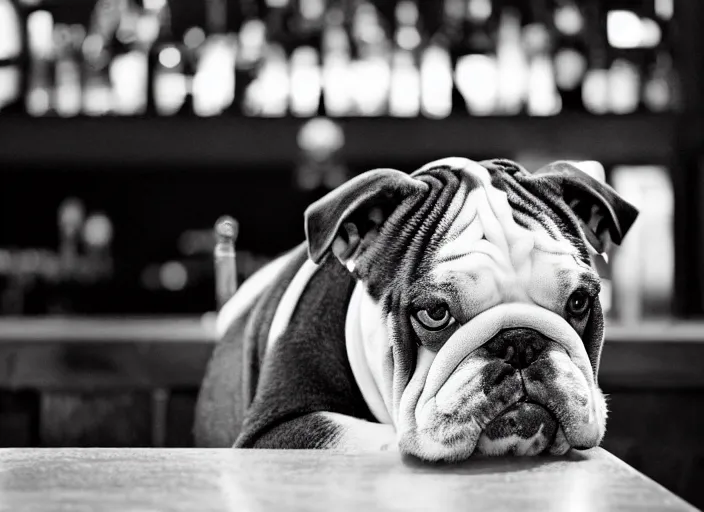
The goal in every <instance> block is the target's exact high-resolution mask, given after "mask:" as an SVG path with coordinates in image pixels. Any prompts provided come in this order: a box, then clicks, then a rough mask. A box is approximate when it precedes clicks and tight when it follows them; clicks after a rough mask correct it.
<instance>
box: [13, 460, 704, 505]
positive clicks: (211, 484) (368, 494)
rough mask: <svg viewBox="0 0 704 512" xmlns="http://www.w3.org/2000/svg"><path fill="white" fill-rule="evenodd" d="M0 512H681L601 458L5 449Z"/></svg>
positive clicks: (652, 486)
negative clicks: (443, 461)
mask: <svg viewBox="0 0 704 512" xmlns="http://www.w3.org/2000/svg"><path fill="white" fill-rule="evenodd" d="M0 496H2V499H0V510H2V511H20V510H21V511H34V510H42V511H52V510H57V511H58V510H62V511H63V510H81V511H92V510H96V511H97V510H100V511H117V510H121V511H134V512H137V511H139V512H146V511H150V512H156V511H167V510H168V511H174V512H176V511H188V512H191V511H195V510H198V511H203V512H205V511H248V512H249V511H252V512H254V511H268V510H277V511H278V510H285V511H295V510H306V511H309V510H310V511H318V510H319V511H324V512H329V511H333V510H335V511H338V510H339V511H348V510H349V511H353V512H361V511H372V510H397V511H407V510H423V511H427V510H442V511H443V512H451V511H454V510H457V511H463V512H465V511H468V510H481V511H515V510H519V511H521V512H529V511H533V510H535V511H540V512H547V511H580V512H586V511H599V510H619V511H631V510H633V511H635V510H637V511H647V510H652V511H658V512H665V511H691V510H696V509H695V508H694V507H691V506H690V505H688V504H687V503H686V502H684V501H683V500H681V499H680V498H678V497H677V496H675V495H674V494H672V493H670V492H669V491H667V490H665V489H664V488H663V487H661V486H660V485H658V484H656V483H655V482H653V481H652V480H650V479H648V478H647V477H645V476H643V475H642V474H641V473H638V472H637V471H636V470H634V469H633V468H631V467H630V466H628V465H626V464H625V463H624V462H622V461H620V460H619V459H617V458H616V457H614V456H613V455H611V454H609V453H608V452H606V451H604V450H602V449H594V450H589V451H586V452H576V451H573V452H571V453H570V454H568V455H567V456H565V457H561V458H542V457H540V458H496V459H476V460H472V461H469V462H467V463H464V464H461V465H454V466H451V465H449V466H430V465H424V464H422V463H420V462H418V461H416V460H403V459H402V458H401V457H400V456H399V455H398V454H397V453H390V452H385V453H370V454H355V455H349V454H341V453H333V452H329V451H313V450H311V451H269V450H228V449H221V450H200V449H3V450H0Z"/></svg>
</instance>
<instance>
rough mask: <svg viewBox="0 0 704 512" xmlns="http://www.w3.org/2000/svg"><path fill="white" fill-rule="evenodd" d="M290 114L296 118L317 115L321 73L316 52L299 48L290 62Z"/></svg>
mask: <svg viewBox="0 0 704 512" xmlns="http://www.w3.org/2000/svg"><path fill="white" fill-rule="evenodd" d="M290 73H291V113H292V114H293V115H294V116H297V117H313V116H315V115H317V113H318V110H319V106H320V99H321V92H322V91H321V89H322V72H321V69H320V58H319V54H318V50H317V49H315V48H313V47H312V46H299V47H298V48H296V49H295V50H294V51H293V54H292V55H291V62H290Z"/></svg>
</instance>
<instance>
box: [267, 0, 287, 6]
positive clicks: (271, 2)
mask: <svg viewBox="0 0 704 512" xmlns="http://www.w3.org/2000/svg"><path fill="white" fill-rule="evenodd" d="M288 4H289V0H266V5H267V7H273V8H283V7H286V6H287V5H288Z"/></svg>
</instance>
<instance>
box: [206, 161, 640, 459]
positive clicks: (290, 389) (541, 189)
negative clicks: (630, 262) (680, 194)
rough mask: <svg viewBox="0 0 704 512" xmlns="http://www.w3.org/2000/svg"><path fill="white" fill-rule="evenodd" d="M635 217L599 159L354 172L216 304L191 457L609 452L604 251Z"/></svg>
mask: <svg viewBox="0 0 704 512" xmlns="http://www.w3.org/2000/svg"><path fill="white" fill-rule="evenodd" d="M637 215H638V212H637V210H636V209H635V208H634V207H633V206H632V205H630V204H629V203H627V202H626V201H625V200H624V199H623V198H621V197H620V196H619V195H618V194H617V193H616V192H615V191H614V190H613V189H612V188H611V187H609V186H608V185H607V184H606V183H605V182H604V179H603V167H601V166H600V165H599V164H598V163H596V162H567V161H559V162H554V163H552V164H550V165H548V166H546V167H544V168H541V169H540V170H537V171H535V172H532V173H530V172H528V171H527V170H526V169H524V168H523V167H521V166H520V165H519V164H517V163H515V162H512V161H509V160H503V159H497V160H489V161H482V162H476V161H472V160H468V159H465V158H446V159H442V160H438V161H434V162H431V163H429V164H427V165H425V166H423V167H422V168H420V169H418V170H417V171H415V172H413V173H412V174H407V173H404V172H401V171H398V170H394V169H375V170H371V171H369V172H366V173H364V174H361V175H359V176H357V177H355V178H353V179H351V180H350V181H348V182H346V183H345V184H343V185H341V186H340V187H338V188H336V189H335V190H333V191H332V192H330V193H329V194H328V195H326V196H325V197H323V198H322V199H320V200H319V201H317V202H315V203H313V204H312V205H311V206H310V207H309V208H308V209H307V210H306V212H305V233H306V240H305V242H304V243H302V244H301V245H300V246H298V247H296V248H294V249H292V250H291V251H290V252H288V253H286V254H284V255H282V256H280V257H279V258H278V259H276V260H274V261H273V262H272V263H270V264H269V265H268V266H266V267H264V268H263V269H261V270H260V271H259V272H257V273H256V274H255V275H253V276H252V277H251V278H249V279H248V280H247V281H245V282H244V283H243V285H242V286H241V287H240V289H239V290H238V292H237V293H236V294H235V295H234V296H233V297H232V299H230V301H229V302H227V303H226V304H225V306H224V307H223V308H222V310H221V311H220V313H219V317H218V329H219V333H220V334H221V336H222V338H221V341H220V342H219V343H218V344H217V345H216V348H215V350H214V352H213V355H212V359H211V361H210V363H209V365H208V368H207V371H206V375H205V378H204V381H203V385H202V387H201V390H200V394H199V398H198V404H197V406H196V421H195V437H196V443H197V445H198V446H202V447H230V446H234V447H236V448H296V449H306V448H326V449H336V450H346V451H366V450H399V451H400V452H401V453H402V454H406V455H412V456H415V457H418V458H420V459H422V460H425V461H459V460H463V459H467V458H468V457H470V456H472V455H474V454H483V455H506V454H513V455H538V454H555V455H560V454H564V453H565V452H567V451H568V450H569V449H570V448H575V449H587V448H590V447H595V446H597V445H599V443H600V442H601V440H602V438H603V436H604V431H605V425H606V416H607V407H606V401H605V398H604V395H603V394H602V392H601V390H600V389H599V386H598V384H597V374H598V371H599V359H600V355H601V349H602V344H603V334H604V332H603V331H604V330H603V325H604V324H603V313H602V309H601V305H600V302H599V291H600V278H599V275H598V274H597V272H596V271H595V268H594V265H593V261H594V260H593V256H594V255H597V254H602V253H604V252H605V251H606V250H607V249H608V247H609V244H611V243H616V244H620V243H621V241H622V239H623V237H624V236H625V234H626V233H627V232H628V230H629V229H630V227H631V225H632V224H633V222H634V221H635V219H636V217H637Z"/></svg>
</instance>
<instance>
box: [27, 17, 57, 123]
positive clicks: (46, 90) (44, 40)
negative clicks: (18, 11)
mask: <svg viewBox="0 0 704 512" xmlns="http://www.w3.org/2000/svg"><path fill="white" fill-rule="evenodd" d="M53 33H54V18H53V16H52V15H51V13H50V12H48V11H43V10H37V11H34V12H32V13H31V14H30V15H29V16H28V17H27V38H28V44H29V55H30V68H29V80H28V84H27V89H28V90H27V97H26V99H25V102H26V109H27V112H28V113H29V114H30V115H33V116H43V115H46V114H47V113H48V112H49V111H50V110H51V107H52V104H51V91H52V87H53V78H52V73H51V71H52V67H53V61H54V45H53V40H52V39H53Z"/></svg>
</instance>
